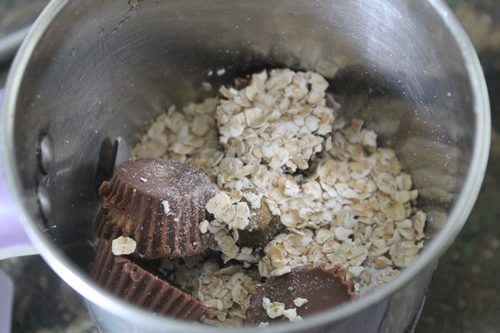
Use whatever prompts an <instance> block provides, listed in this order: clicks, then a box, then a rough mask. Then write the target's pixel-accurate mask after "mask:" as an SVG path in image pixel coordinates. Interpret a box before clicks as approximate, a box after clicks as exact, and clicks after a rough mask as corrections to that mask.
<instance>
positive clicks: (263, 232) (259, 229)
mask: <svg viewBox="0 0 500 333" xmlns="http://www.w3.org/2000/svg"><path fill="white" fill-rule="evenodd" d="M243 201H245V199H243ZM251 212H252V215H251V216H250V218H249V220H250V223H249V224H248V226H247V227H246V228H245V229H243V230H239V232H238V234H239V238H238V244H239V245H240V246H246V247H252V248H256V247H262V248H264V247H265V246H266V245H267V243H269V242H270V241H271V240H272V239H273V238H274V237H275V236H276V235H277V234H278V233H279V231H280V230H281V228H282V224H281V221H280V218H279V216H275V215H273V214H272V213H271V210H270V209H269V207H268V206H267V203H266V202H265V199H264V198H262V199H261V204H260V208H256V209H253V208H252V209H251Z"/></svg>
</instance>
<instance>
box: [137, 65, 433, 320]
mask: <svg viewBox="0 0 500 333" xmlns="http://www.w3.org/2000/svg"><path fill="white" fill-rule="evenodd" d="M327 88H328V82H327V81H326V80H325V79H324V78H323V77H322V76H321V75H319V74H317V73H312V72H294V71H292V70H289V69H275V70H270V71H262V72H259V73H255V74H253V75H252V76H251V80H250V81H249V84H248V85H247V86H245V87H244V88H242V89H240V90H237V89H235V88H228V87H225V86H222V87H221V88H220V89H219V93H220V96H221V97H220V98H208V99H206V100H204V101H203V102H201V103H198V104H196V103H190V104H188V105H186V106H185V107H183V108H182V110H177V109H176V107H175V106H172V107H170V108H169V109H168V110H167V112H166V113H165V114H163V115H161V116H160V117H158V119H157V120H156V122H154V123H153V124H152V125H151V126H150V128H149V129H148V131H147V133H146V134H145V135H144V136H143V137H142V139H141V141H140V143H139V144H138V145H137V146H136V147H135V148H134V150H133V155H134V156H136V157H163V158H169V159H174V160H178V161H181V162H185V163H189V164H192V165H193V166H195V167H197V168H199V169H201V170H202V171H204V172H205V173H206V174H207V175H208V176H209V177H210V179H211V180H212V182H213V197H212V199H211V200H210V201H209V202H208V204H207V206H206V209H207V211H208V212H209V213H211V214H212V215H213V216H214V219H213V220H212V221H203V222H201V223H200V231H201V232H203V233H207V232H210V233H212V234H213V235H214V239H215V241H216V243H217V244H216V246H215V250H219V251H221V252H222V253H223V256H222V257H223V259H224V261H226V262H227V263H226V265H229V266H226V267H220V266H219V264H218V263H217V262H215V261H214V260H211V259H207V258H204V257H203V256H195V257H194V259H190V260H187V261H184V262H182V263H180V262H175V263H173V264H172V263H171V264H168V265H166V266H168V267H169V269H171V270H170V271H171V272H172V273H171V275H172V276H171V278H172V279H173V280H174V281H175V282H176V283H178V284H179V285H181V286H184V288H185V289H186V290H187V291H189V292H190V293H191V294H192V295H193V296H194V297H196V298H198V299H199V300H200V301H202V302H203V303H204V304H205V305H206V306H208V307H209V312H208V314H207V315H206V317H205V318H204V321H205V322H207V323H211V324H216V325H240V324H241V323H242V319H243V318H244V316H245V311H246V308H247V307H248V304H249V295H251V294H252V293H254V292H255V287H256V285H257V283H258V282H259V278H260V277H268V276H277V275H282V274H286V273H287V272H289V271H290V269H291V268H293V267H296V266H298V265H305V264H324V265H325V266H326V267H334V266H335V265H341V266H342V267H343V268H344V269H345V270H346V275H347V278H348V279H350V280H352V281H353V282H354V283H355V290H356V292H357V293H358V294H362V293H364V292H366V291H367V290H370V288H376V287H378V286H380V285H381V284H382V283H385V282H386V281H389V280H390V279H392V278H393V277H394V276H396V275H397V274H398V273H399V269H400V268H404V267H406V266H407V265H409V264H410V263H411V262H412V261H413V260H414V259H415V257H416V256H417V255H418V253H419V251H420V249H421V248H422V247H423V240H424V238H425V234H424V228H425V223H426V214H425V213H424V212H422V211H421V210H417V209H416V208H415V204H416V199H417V197H418V190H416V189H414V188H413V181H412V178H411V176H410V175H409V174H407V173H405V172H404V171H403V170H402V166H401V163H400V162H399V160H398V158H397V156H396V153H395V152H394V150H393V149H390V148H380V147H378V146H377V134H376V133H375V132H374V131H372V130H369V129H367V128H364V122H363V120H360V119H352V120H347V119H341V118H336V117H335V115H336V113H335V110H334V109H332V107H333V108H335V109H337V108H338V107H339V106H338V104H337V103H336V102H335V101H334V100H333V97H332V96H331V95H330V94H329V93H327V92H326V89H327ZM207 89H208V86H207ZM327 100H328V103H327ZM330 106H332V107H330ZM263 207H265V208H266V209H268V212H270V214H271V215H272V216H273V217H276V218H279V221H280V223H281V225H282V228H283V230H281V232H279V233H278V234H276V235H274V238H273V239H272V240H271V241H270V242H269V243H268V244H267V245H265V246H247V245H245V246H240V243H239V241H240V233H242V232H243V231H244V230H251V229H252V228H255V223H253V222H252V221H253V219H255V218H256V215H258V214H259V211H260V210H262V209H263ZM167 208H168V207H167V205H165V210H167ZM267 214H269V213H267ZM266 216H267V215H266ZM230 259H233V260H237V261H240V262H241V263H242V264H241V265H237V264H234V263H232V262H229V260H230ZM188 266H189V267H190V268H188ZM256 271H258V274H256ZM305 302H307V300H305V299H297V300H296V303H295V305H296V306H297V307H300V306H302V305H303V304H305ZM262 306H263V307H264V308H265V309H267V311H268V315H269V316H270V317H271V318H276V317H279V316H283V315H284V316H285V317H287V318H288V319H290V320H300V319H301V318H300V316H297V315H296V312H294V310H295V309H285V308H284V305H283V304H280V303H276V302H271V300H269V299H266V298H264V300H263V304H262ZM265 324H266V323H262V325H265Z"/></svg>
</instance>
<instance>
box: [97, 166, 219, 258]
mask: <svg viewBox="0 0 500 333" xmlns="http://www.w3.org/2000/svg"><path fill="white" fill-rule="evenodd" d="M99 194H100V195H101V196H102V198H103V202H102V206H101V209H100V211H99V213H98V216H97V218H96V222H95V226H94V228H95V231H96V234H97V236H98V237H99V238H101V237H104V238H106V239H114V238H116V237H118V236H125V237H130V238H132V239H133V240H134V241H135V242H136V243H137V248H136V250H135V253H134V254H135V255H136V256H140V257H141V258H144V259H157V258H178V257H186V256H190V255H193V254H196V253H199V252H202V251H205V250H207V249H208V248H209V246H210V244H211V242H212V236H211V234H210V233H205V234H202V233H201V232H200V228H199V224H200V223H201V222H202V221H203V220H205V219H207V218H208V213H207V212H206V209H205V205H206V203H207V201H208V200H209V199H210V196H211V182H210V179H209V178H208V177H207V176H206V175H205V174H204V173H203V172H201V171H200V170H198V169H196V168H195V167H193V166H190V165H188V164H184V163H180V162H176V161H173V160H165V159H160V158H156V159H152V158H140V159H134V160H129V161H126V162H124V163H122V164H121V165H120V167H119V168H118V170H116V172H115V173H114V175H113V177H112V178H111V180H110V181H105V182H103V183H102V185H101V186H100V188H99Z"/></svg>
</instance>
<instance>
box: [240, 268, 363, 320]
mask: <svg viewBox="0 0 500 333" xmlns="http://www.w3.org/2000/svg"><path fill="white" fill-rule="evenodd" d="M354 297H355V294H354V290H353V284H352V282H348V281H346V280H345V271H344V270H343V269H342V268H340V267H338V266H336V267H334V268H331V269H326V268H324V266H316V267H314V266H312V265H307V266H301V267H296V268H293V269H292V270H291V271H290V273H286V274H284V275H281V276H276V277H270V278H268V279H267V280H266V282H265V283H263V284H260V285H258V286H257V292H256V293H255V294H254V295H252V296H251V298H250V307H249V308H248V310H247V312H246V319H245V324H248V325H256V324H259V323H271V322H281V321H288V320H289V319H288V318H286V317H285V316H279V317H277V318H270V317H269V316H268V314H267V311H266V309H265V308H264V307H263V299H264V298H267V299H269V301H270V302H280V303H284V305H285V309H294V308H295V309H296V310H297V315H298V316H300V317H302V318H304V317H306V316H309V315H312V314H315V313H318V312H321V311H323V310H326V309H329V308H331V307H334V306H337V305H340V304H342V303H344V302H347V301H349V300H351V299H353V298H354ZM300 299H301V300H302V302H301V303H298V304H299V305H297V304H295V303H294V301H296V300H297V301H299V300H300ZM304 300H305V301H304ZM302 303H303V304H302Z"/></svg>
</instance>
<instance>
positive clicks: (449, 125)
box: [4, 1, 489, 332]
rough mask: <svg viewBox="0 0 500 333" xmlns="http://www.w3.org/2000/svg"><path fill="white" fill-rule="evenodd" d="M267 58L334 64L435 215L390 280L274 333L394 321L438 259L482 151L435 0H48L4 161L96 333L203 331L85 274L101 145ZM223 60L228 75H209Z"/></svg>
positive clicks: (468, 58) (457, 34)
mask: <svg viewBox="0 0 500 333" xmlns="http://www.w3.org/2000/svg"><path fill="white" fill-rule="evenodd" d="M53 19H55V20H54V21H52V20H53ZM51 21H52V23H50V24H49V22H51ZM200 27H203V28H201V29H200ZM270 66H291V67H298V68H306V69H313V70H316V71H319V72H320V73H322V74H324V75H326V76H327V77H332V76H333V74H336V76H335V77H333V78H332V80H331V87H332V88H331V89H332V91H333V92H334V93H335V94H336V96H338V100H339V102H341V104H342V105H343V109H342V110H343V111H342V112H344V113H345V114H346V115H349V117H350V116H362V117H363V118H364V119H365V120H366V123H367V125H368V127H370V128H374V129H376V130H377V131H378V132H379V133H380V134H381V135H380V138H381V144H382V145H389V144H390V145H392V146H395V147H396V149H397V152H398V154H399V155H400V158H401V159H402V160H403V162H404V165H405V167H406V168H407V169H408V170H409V171H410V172H411V173H412V175H413V176H414V179H415V183H416V185H417V186H418V187H419V188H421V189H422V190H421V194H422V195H421V198H420V202H419V203H420V205H421V206H422V207H423V208H424V209H425V210H426V211H427V212H428V214H429V217H430V219H429V226H428V229H427V232H428V234H429V241H428V242H427V244H426V248H425V249H424V251H423V252H422V254H421V256H420V257H419V258H418V259H417V261H416V262H415V263H414V264H413V265H412V266H411V267H409V268H408V269H406V270H405V271H404V272H403V273H402V274H401V275H400V276H399V277H398V278H396V279H395V280H394V281H392V282H391V283H389V284H387V285H386V286H384V287H383V288H381V289H380V290H378V291H377V292H374V293H373V294H371V295H368V296H366V297H364V298H361V299H359V300H357V301H354V302H352V303H349V304H348V305H346V306H344V307H339V308H337V309H334V310H332V311H327V312H325V313H322V314H320V315H318V316H315V317H314V318H311V319H310V320H305V321H304V322H303V323H299V324H294V325H293V326H290V325H282V326H280V327H275V328H271V330H274V331H286V332H291V331H299V330H300V331H312V330H321V331H325V332H326V331H338V332H341V331H356V332H400V331H402V330H404V329H405V328H406V327H407V326H408V325H409V324H410V322H411V320H412V318H413V317H414V316H415V314H416V313H417V311H418V309H419V308H420V304H421V300H422V298H423V296H424V294H425V291H426V288H427V285H428V282H429V280H430V277H431V275H432V272H433V270H434V268H435V266H436V263H437V259H438V257H439V256H440V255H441V254H442V253H443V252H444V251H445V249H446V248H447V246H448V245H449V244H450V243H451V242H452V241H453V239H454V237H455V236H456V235H457V233H458V232H459V230H460V228H461V227H462V224H463V223H464V221H465V219H466V217H467V215H468V213H469V211H470V209H471V208H472V205H473V203H474V200H475V198H476V195H477V192H478V190H479V186H480V183H481V180H482V174H483V172H484V169H485V167H486V158H487V154H488V147H489V145H488V144H489V113H488V101H487V96H486V89H485V85H484V81H483V77H482V73H481V68H480V66H479V63H478V62H477V59H476V57H475V54H474V51H473V48H472V46H471V45H470V44H469V43H468V41H467V39H466V37H465V35H464V34H463V32H462V30H461V29H460V28H459V27H458V23H457V22H456V21H455V19H454V17H453V16H452V15H451V13H450V12H449V10H448V9H447V8H446V7H444V6H443V5H442V4H441V2H439V1H427V2H424V1H419V2H414V1H407V2H401V1H384V2H383V3H382V2H377V3H374V2H368V1H361V2H353V1H325V2H322V3H320V2H314V3H309V2H307V3H305V2H302V1H287V2H286V3H285V2H281V1H266V2H253V3H251V4H249V3H246V2H243V1H242V2H238V1H234V2H231V3H227V2H222V1H213V2H211V6H209V7H203V6H199V3H198V2H191V1H169V2H164V3H163V2H162V3H153V2H143V3H140V7H139V8H137V7H133V6H130V5H129V4H127V3H126V2H123V1H116V2H111V1H109V2H106V3H102V2H99V1H82V2H78V1H71V2H69V1H67V2H66V1H54V2H52V3H51V5H50V6H49V9H48V10H47V11H46V12H45V15H44V16H43V17H42V18H41V20H40V21H39V22H38V26H37V29H36V30H33V31H32V33H31V34H30V36H29V37H28V40H27V41H26V43H25V44H24V46H23V48H22V51H21V53H20V55H19V56H18V58H17V59H16V62H15V63H14V71H13V73H12V75H11V77H10V79H9V84H8V90H7V95H6V96H7V98H6V103H5V107H6V117H5V118H4V121H5V124H4V129H5V133H6V137H5V138H6V140H5V142H6V144H7V145H6V150H7V155H6V159H7V166H6V167H7V169H8V172H9V175H10V177H11V178H10V182H11V185H12V187H13V192H14V193H15V195H16V198H17V200H18V202H19V203H20V206H21V209H22V210H23V212H24V223H25V226H26V228H27V230H28V231H29V234H30V236H31V237H32V239H33V241H34V243H35V245H36V246H37V248H38V249H39V250H40V252H41V254H42V256H43V257H44V259H45V260H46V261H47V262H48V263H49V265H50V266H51V267H52V268H53V269H54V270H55V271H56V272H57V273H58V275H60V276H61V277H62V278H63V279H64V280H65V281H66V282H67V283H68V284H69V285H71V286H72V287H73V288H75V289H76V290H77V291H78V292H79V293H81V294H82V295H84V296H85V297H86V298H87V299H88V300H89V302H88V306H89V309H90V310H91V312H92V313H93V315H94V317H95V318H96V320H97V321H98V323H99V324H100V325H101V328H102V329H103V330H105V331H109V332H112V331H116V332H121V331H123V330H124V329H126V330H127V331H131V330H134V329H135V330H138V331H141V332H146V331H150V332H157V331H158V332H160V331H186V332H187V331H191V332H196V331H198V330H199V329H200V327H199V326H193V325H191V324H187V323H181V322H178V321H174V320H170V319H168V318H160V317H156V316H153V315H152V314H149V313H146V312H144V311H142V310H139V309H136V308H135V307H133V306H130V305H128V304H125V303H123V302H122V301H120V300H118V299H116V298H114V297H112V296H110V295H109V294H108V293H107V292H105V291H103V290H102V289H100V288H98V287H97V286H96V285H95V284H94V283H93V282H92V281H90V280H89V278H88V276H87V274H86V272H85V269H86V267H87V265H88V263H89V260H90V258H91V253H90V251H84V250H85V249H88V246H87V241H88V240H90V241H91V240H93V237H94V236H93V234H92V231H91V224H92V219H93V216H94V214H95V211H96V209H97V205H98V198H97V195H96V191H95V185H94V181H92V180H93V179H94V177H95V174H96V168H97V165H98V158H99V156H98V155H99V147H100V146H101V143H102V142H103V141H104V140H105V139H106V138H110V139H111V140H115V139H116V138H118V137H123V138H125V140H126V141H127V143H128V145H129V146H132V145H133V144H134V143H135V141H136V140H137V138H138V136H139V135H140V134H141V133H142V131H143V130H144V128H145V124H146V123H147V122H148V121H149V120H150V119H151V118H152V117H153V116H155V115H157V114H159V113H160V112H161V111H162V110H163V109H165V108H166V107H168V106H169V105H170V104H171V103H179V104H182V103H184V102H186V101H189V100H192V99H194V98H196V97H197V96H198V92H199V87H200V83H201V82H202V81H209V82H211V83H212V85H213V86H218V85H219V84H220V83H223V82H229V81H230V79H231V78H232V77H234V76H237V75H241V74H244V73H249V72H251V71H253V70H255V69H259V68H262V67H270ZM220 68H224V69H225V72H226V74H225V75H224V76H221V77H218V76H208V73H209V72H210V71H216V70H217V69H220ZM41 134H43V135H49V136H50V138H51V141H52V142H53V146H54V151H53V154H54V161H53V165H52V170H51V171H50V172H48V173H47V174H44V173H43V172H40V166H39V165H38V163H39V161H38V160H37V157H36V154H35V152H36V146H37V142H38V141H37V140H38V139H39V137H40V135H41ZM89 179H90V180H91V181H89ZM40 187H42V188H44V189H45V190H47V193H48V197H47V200H48V201H49V202H51V203H52V205H51V207H52V209H51V211H50V215H49V216H47V214H45V213H44V212H43V210H40V205H39V203H40V200H39V196H38V193H40V191H39V189H40ZM82 249H83V250H82ZM86 253H88V254H86ZM95 304H98V306H97V305H95ZM203 330H204V331H207V332H208V331H214V332H219V331H221V330H223V329H220V328H215V329H214V328H209V327H203ZM242 331H246V330H243V329H242Z"/></svg>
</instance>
